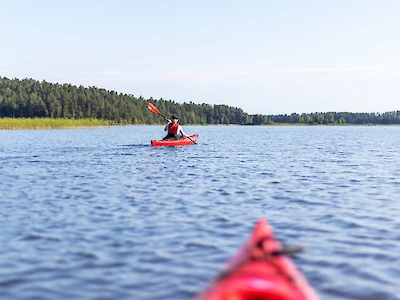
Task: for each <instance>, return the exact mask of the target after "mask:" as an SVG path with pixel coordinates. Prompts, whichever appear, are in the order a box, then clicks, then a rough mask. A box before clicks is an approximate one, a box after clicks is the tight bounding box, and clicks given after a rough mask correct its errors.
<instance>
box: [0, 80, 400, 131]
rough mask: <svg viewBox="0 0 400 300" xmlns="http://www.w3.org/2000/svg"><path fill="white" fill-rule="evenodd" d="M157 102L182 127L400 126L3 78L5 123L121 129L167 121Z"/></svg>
mask: <svg viewBox="0 0 400 300" xmlns="http://www.w3.org/2000/svg"><path fill="white" fill-rule="evenodd" d="M149 102H151V103H153V104H154V105H155V106H156V107H157V108H158V109H159V110H160V111H161V112H162V113H163V114H164V115H166V116H170V115H172V114H174V115H178V116H179V119H180V123H181V124H201V125H207V124H210V125H211V124H225V125H229V124H237V125H273V124H309V125H317V124H326V125H335V124H338V125H343V124H369V125H371V124H400V111H390V112H384V113H355V112H312V113H301V114H298V113H292V114H284V115H262V114H255V115H252V114H248V113H246V112H244V111H243V110H242V109H241V108H238V107H231V106H227V105H224V104H218V105H216V104H215V105H211V104H206V103H202V104H195V103H193V102H188V103H187V102H184V103H177V102H175V101H173V100H165V99H162V98H160V99H153V98H149V99H145V98H143V97H142V96H140V97H135V96H134V95H132V94H122V93H117V92H115V91H110V90H105V89H103V88H97V87H94V86H92V87H84V86H82V85H81V86H79V87H78V86H75V85H71V84H68V83H65V84H59V83H51V82H47V81H44V80H43V81H38V80H34V79H32V78H24V79H22V80H20V79H16V78H14V79H9V78H6V77H0V118H6V117H7V118H65V119H101V120H110V121H113V122H115V123H118V124H158V123H163V122H164V120H163V119H162V118H160V116H158V115H156V114H154V113H151V112H150V111H149V109H148V108H147V104H148V103H149Z"/></svg>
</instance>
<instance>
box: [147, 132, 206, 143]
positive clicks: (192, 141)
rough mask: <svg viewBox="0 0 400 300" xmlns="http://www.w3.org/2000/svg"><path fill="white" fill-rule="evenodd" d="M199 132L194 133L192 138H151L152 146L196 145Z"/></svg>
mask: <svg viewBox="0 0 400 300" xmlns="http://www.w3.org/2000/svg"><path fill="white" fill-rule="evenodd" d="M198 136H199V135H198V134H193V135H191V136H190V139H189V138H187V137H185V138H183V139H169V140H160V141H159V140H151V145H152V146H188V145H194V144H195V143H196V141H197V137H198Z"/></svg>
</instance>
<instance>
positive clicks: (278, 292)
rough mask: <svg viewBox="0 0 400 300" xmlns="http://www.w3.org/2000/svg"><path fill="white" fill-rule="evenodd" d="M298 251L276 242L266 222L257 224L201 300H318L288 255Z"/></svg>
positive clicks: (297, 248)
mask: <svg viewBox="0 0 400 300" xmlns="http://www.w3.org/2000/svg"><path fill="white" fill-rule="evenodd" d="M299 250H300V249H299V247H288V248H285V247H283V246H282V245H281V243H280V242H279V241H278V240H276V239H275V238H274V233H273V231H272V228H271V226H270V225H269V223H268V222H267V221H266V220H260V221H258V222H257V224H256V227H255V228H254V230H253V232H252V233H251V236H250V238H249V239H248V240H247V242H246V243H245V244H244V246H243V247H242V248H241V250H240V251H239V253H238V254H237V255H236V256H235V257H233V258H232V259H231V260H230V261H229V262H228V264H227V266H226V267H225V269H224V270H223V271H222V272H221V274H220V276H219V277H218V278H217V279H216V280H215V281H214V282H212V284H211V285H210V286H209V287H208V288H207V289H206V290H205V291H204V292H203V293H202V294H201V295H200V296H199V297H198V299H199V300H245V299H247V300H250V299H251V300H253V299H257V300H261V299H265V300H267V299H274V300H317V299H318V297H317V295H316V293H315V292H314V290H313V289H312V288H311V286H310V285H309V284H308V282H307V280H306V279H305V278H304V277H303V275H302V274H301V272H300V271H299V269H297V267H296V266H295V264H294V263H293V261H292V260H291V259H290V258H289V257H288V255H289V254H293V253H295V252H298V251H299Z"/></svg>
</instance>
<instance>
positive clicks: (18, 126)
mask: <svg viewBox="0 0 400 300" xmlns="http://www.w3.org/2000/svg"><path fill="white" fill-rule="evenodd" d="M104 126H106V127H111V126H164V125H163V124H119V123H116V122H115V121H110V120H101V119H62V118H61V119H57V118H9V117H6V118H0V130H46V129H78V128H98V127H104ZM182 126H215V127H236V126H248V127H251V126H257V127H258V126H265V127H270V126H272V127H273V126H276V127H279V126H295V127H296V126H399V125H398V124H347V123H346V124H304V123H273V124H264V125H240V124H182Z"/></svg>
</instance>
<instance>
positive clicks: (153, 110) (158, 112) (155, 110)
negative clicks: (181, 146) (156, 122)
mask: <svg viewBox="0 0 400 300" xmlns="http://www.w3.org/2000/svg"><path fill="white" fill-rule="evenodd" d="M147 107H148V109H150V110H151V111H152V112H153V113H155V114H157V115H160V116H161V117H163V118H164V119H165V120H168V118H167V117H165V116H164V115H163V114H162V113H161V112H160V111H159V110H158V109H157V107H155V106H154V105H153V104H151V103H148V104H147ZM187 138H188V139H189V140H191V141H192V142H193V143H194V144H196V145H197V143H196V142H195V141H193V140H192V139H191V138H190V136H187Z"/></svg>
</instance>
